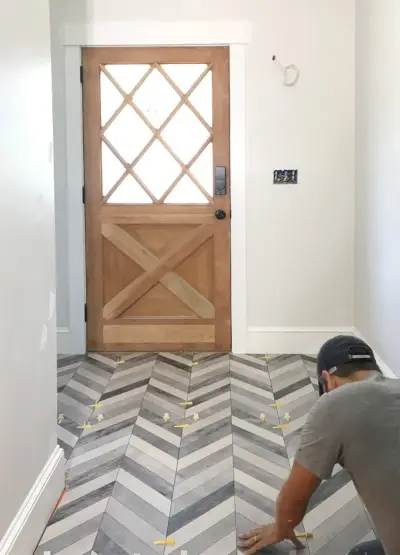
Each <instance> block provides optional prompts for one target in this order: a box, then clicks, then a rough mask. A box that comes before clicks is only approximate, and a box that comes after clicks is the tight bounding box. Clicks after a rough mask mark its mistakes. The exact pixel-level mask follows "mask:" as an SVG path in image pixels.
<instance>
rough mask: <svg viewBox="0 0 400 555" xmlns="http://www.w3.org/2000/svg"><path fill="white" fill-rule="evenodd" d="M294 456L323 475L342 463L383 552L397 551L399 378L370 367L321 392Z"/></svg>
mask: <svg viewBox="0 0 400 555" xmlns="http://www.w3.org/2000/svg"><path fill="white" fill-rule="evenodd" d="M295 459H296V461H297V462H298V463H299V464H301V465H302V466H304V467H305V468H307V469H308V470H310V471H311V472H313V473H314V474H316V475H317V476H319V477H320V478H321V479H323V480H324V479H327V478H329V477H330V476H331V473H332V470H333V467H334V466H335V464H336V463H339V464H341V465H342V466H343V467H344V468H345V469H346V470H347V471H348V472H349V474H350V476H351V478H352V479H353V482H354V484H355V486H356V488H357V491H358V492H359V494H360V497H361V499H362V500H363V502H364V504H365V506H366V508H367V510H368V512H369V514H370V515H371V517H372V520H373V521H374V525H375V528H376V532H377V536H378V537H379V538H380V540H381V541H382V543H383V545H384V548H385V551H386V553H387V555H399V554H400V380H392V379H388V378H384V377H383V376H381V375H380V374H379V373H378V372H371V374H370V375H368V377H367V378H366V379H365V380H363V381H362V382H354V383H349V384H346V385H343V386H341V387H339V388H338V389H335V390H334V391H332V392H330V393H328V394H326V395H323V396H322V397H321V398H320V399H319V400H318V401H317V402H316V404H315V405H314V406H313V408H312V409H311V412H310V414H309V417H308V420H307V423H306V425H305V426H304V428H303V431H302V435H301V442H300V446H299V449H298V451H297V454H296V457H295Z"/></svg>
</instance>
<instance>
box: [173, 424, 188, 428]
mask: <svg viewBox="0 0 400 555" xmlns="http://www.w3.org/2000/svg"><path fill="white" fill-rule="evenodd" d="M174 428H189V424H177V425H176V426H174Z"/></svg>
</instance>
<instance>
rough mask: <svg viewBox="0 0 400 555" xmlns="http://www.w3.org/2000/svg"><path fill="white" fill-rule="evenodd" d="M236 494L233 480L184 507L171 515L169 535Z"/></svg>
mask: <svg viewBox="0 0 400 555" xmlns="http://www.w3.org/2000/svg"><path fill="white" fill-rule="evenodd" d="M234 494H235V488H234V483H233V481H232V482H230V483H229V484H227V485H225V486H223V487H222V488H220V489H218V490H217V491H214V492H213V493H211V494H210V495H207V496H206V497H204V498H203V499H201V500H200V501H197V502H195V503H193V505H191V506H190V507H189V508H188V509H184V510H183V511H181V512H180V513H178V514H176V515H174V516H171V517H170V519H169V523H168V534H167V535H168V536H170V535H171V534H173V533H174V532H176V531H177V530H179V529H180V528H183V526H186V525H187V524H189V522H192V521H193V520H195V519H196V518H198V517H200V516H201V515H204V514H205V513H208V511H210V510H211V509H213V508H215V507H217V506H218V505H220V504H221V503H223V502H224V501H227V500H228V499H230V498H231V497H233V496H234Z"/></svg>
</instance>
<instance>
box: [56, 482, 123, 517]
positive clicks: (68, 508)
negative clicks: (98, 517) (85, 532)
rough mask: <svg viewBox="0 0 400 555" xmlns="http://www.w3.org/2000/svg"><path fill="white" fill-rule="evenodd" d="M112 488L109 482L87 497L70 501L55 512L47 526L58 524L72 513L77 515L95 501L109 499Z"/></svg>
mask: <svg viewBox="0 0 400 555" xmlns="http://www.w3.org/2000/svg"><path fill="white" fill-rule="evenodd" d="M113 488H114V482H111V483H110V484H106V485H105V486H103V487H101V488H99V489H97V490H95V491H91V492H90V493H88V494H87V495H84V496H83V497H80V498H79V499H76V500H75V501H72V502H71V503H68V504H67V505H63V506H62V507H60V508H59V509H58V510H57V511H56V513H55V515H54V516H53V518H52V519H51V520H50V522H49V526H51V525H52V524H55V523H56V522H59V521H60V520H64V518H67V517H69V516H71V515H73V514H74V513H77V512H78V511H82V510H83V509H86V507H90V506H91V505H93V504H94V503H97V501H101V500H102V499H106V498H107V497H110V495H111V492H112V490H113Z"/></svg>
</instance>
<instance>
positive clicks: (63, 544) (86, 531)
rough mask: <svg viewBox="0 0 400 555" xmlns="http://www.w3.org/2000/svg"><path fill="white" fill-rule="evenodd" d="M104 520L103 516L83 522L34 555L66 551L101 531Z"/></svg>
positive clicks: (51, 541)
mask: <svg viewBox="0 0 400 555" xmlns="http://www.w3.org/2000/svg"><path fill="white" fill-rule="evenodd" d="M102 518H103V515H102V514H100V515H97V516H96V517H94V518H92V519H91V520H88V521H87V522H83V523H82V524H80V525H79V526H76V527H75V528H72V529H71V530H68V532H65V533H64V534H61V535H60V536H57V537H56V538H54V539H53V540H50V541H49V542H46V543H44V544H43V545H40V546H39V547H38V548H37V549H36V551H35V553H34V555H44V554H45V553H46V551H47V552H50V553H58V552H59V551H62V550H63V549H66V548H67V547H69V546H70V545H73V544H74V543H76V542H78V541H80V540H82V539H83V538H85V537H86V536H89V535H90V534H94V533H95V532H96V531H97V530H98V529H99V527H100V523H101V521H102Z"/></svg>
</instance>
